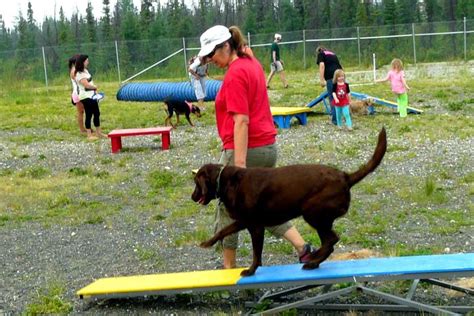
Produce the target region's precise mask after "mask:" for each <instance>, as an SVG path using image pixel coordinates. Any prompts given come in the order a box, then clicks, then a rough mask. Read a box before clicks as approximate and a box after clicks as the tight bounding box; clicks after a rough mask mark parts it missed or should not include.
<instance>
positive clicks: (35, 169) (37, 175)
mask: <svg viewBox="0 0 474 316" xmlns="http://www.w3.org/2000/svg"><path fill="white" fill-rule="evenodd" d="M50 173H51V171H50V170H48V169H46V168H44V167H42V166H31V167H28V168H27V169H25V170H23V171H21V172H20V173H19V176H20V177H25V178H31V179H41V178H45V177H46V176H48V175H49V174H50Z"/></svg>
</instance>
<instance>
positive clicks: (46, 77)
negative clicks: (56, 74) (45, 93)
mask: <svg viewBox="0 0 474 316" xmlns="http://www.w3.org/2000/svg"><path fill="white" fill-rule="evenodd" d="M41 50H42V51H43V67H44V80H45V82H46V88H47V87H48V71H47V70H46V56H45V54H44V46H41Z"/></svg>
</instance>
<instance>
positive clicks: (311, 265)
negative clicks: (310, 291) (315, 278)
mask: <svg viewBox="0 0 474 316" xmlns="http://www.w3.org/2000/svg"><path fill="white" fill-rule="evenodd" d="M316 268H319V263H315V262H311V261H310V262H307V263H305V264H303V268H302V269H303V270H313V269H316Z"/></svg>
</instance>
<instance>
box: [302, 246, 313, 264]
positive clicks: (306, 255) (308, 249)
mask: <svg viewBox="0 0 474 316" xmlns="http://www.w3.org/2000/svg"><path fill="white" fill-rule="evenodd" d="M316 251H317V249H316V248H314V247H313V245H311V244H310V243H306V244H304V248H303V254H302V255H301V256H299V259H300V263H307V262H309V261H311V257H312V256H313V255H314V254H315V253H316Z"/></svg>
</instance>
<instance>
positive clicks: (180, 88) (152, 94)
mask: <svg viewBox="0 0 474 316" xmlns="http://www.w3.org/2000/svg"><path fill="white" fill-rule="evenodd" d="M221 85H222V81H221V80H207V81H206V98H205V99H204V100H205V101H213V100H215V98H216V95H217V92H218V91H219V89H220V88H221ZM166 98H168V99H170V100H176V101H184V100H186V101H191V102H193V101H197V99H196V94H195V93H194V88H193V87H192V85H191V83H190V82H189V81H186V82H131V83H127V84H125V85H123V86H121V87H120V89H119V90H118V92H117V100H119V101H143V102H152V101H164V100H165V99H166Z"/></svg>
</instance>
